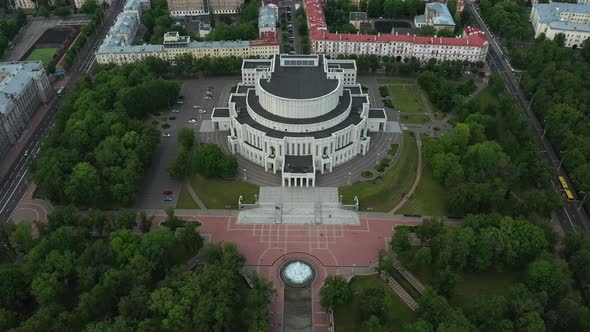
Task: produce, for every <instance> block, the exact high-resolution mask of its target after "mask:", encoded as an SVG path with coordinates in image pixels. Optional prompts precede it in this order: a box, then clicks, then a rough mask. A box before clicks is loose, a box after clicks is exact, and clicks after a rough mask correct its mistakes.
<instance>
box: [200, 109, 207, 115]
mask: <svg viewBox="0 0 590 332" xmlns="http://www.w3.org/2000/svg"><path fill="white" fill-rule="evenodd" d="M199 113H200V114H205V113H207V111H206V110H199Z"/></svg>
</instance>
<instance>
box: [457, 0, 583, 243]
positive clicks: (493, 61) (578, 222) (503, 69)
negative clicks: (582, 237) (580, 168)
mask: <svg viewBox="0 0 590 332" xmlns="http://www.w3.org/2000/svg"><path fill="white" fill-rule="evenodd" d="M465 9H466V10H468V11H470V12H471V14H472V16H473V17H474V18H475V20H476V22H477V24H478V25H479V27H481V28H482V29H483V30H484V32H485V33H486V36H487V37H488V40H489V41H490V48H489V52H488V64H489V65H490V68H491V69H492V71H494V72H497V73H499V74H500V75H501V76H502V78H503V79H504V82H505V85H506V89H507V90H508V92H509V93H510V94H511V95H513V96H514V97H515V98H516V100H517V103H518V106H519V108H520V110H521V111H522V112H523V114H524V115H525V116H526V117H527V119H528V120H529V122H530V123H531V125H532V126H533V130H534V132H535V134H536V137H537V139H538V144H539V149H540V150H541V152H542V154H543V157H544V158H545V160H546V161H547V162H548V163H549V165H550V166H551V168H552V169H553V171H554V176H553V177H552V180H551V186H552V187H553V188H554V189H555V190H559V189H560V186H559V184H558V183H559V182H558V180H557V177H558V176H563V177H565V178H566V179H567V180H568V183H570V185H571V183H572V182H571V181H570V179H569V177H568V175H567V173H566V172H565V170H564V169H563V167H561V160H560V158H559V157H558V154H557V153H556V152H555V150H554V149H553V146H552V145H551V143H550V142H549V140H547V139H546V138H545V136H544V135H543V127H542V126H541V122H540V121H539V119H537V117H536V115H535V114H534V112H533V111H532V110H531V108H530V103H531V101H532V99H533V98H534V95H533V96H526V95H525V94H524V93H523V91H522V90H521V89H520V87H519V85H518V84H517V82H518V81H517V78H516V76H515V75H514V72H513V70H512V68H511V67H510V65H509V64H508V62H507V61H506V58H505V57H504V54H503V52H502V51H501V50H500V47H499V46H498V44H497V43H496V41H495V40H494V38H493V37H492V34H491V33H490V31H489V30H488V28H487V26H486V25H485V23H484V22H483V20H482V18H481V16H480V15H479V13H478V12H477V10H476V9H475V8H474V5H473V4H472V3H471V2H470V1H466V2H465ZM528 97H530V98H531V99H528ZM572 192H573V193H574V194H575V195H576V196H577V193H576V192H575V190H572ZM564 202H565V207H564V208H563V209H561V210H560V211H558V212H557V217H558V219H559V223H560V224H561V226H562V228H563V229H564V231H566V232H567V233H572V232H577V231H583V230H585V231H587V230H588V229H589V219H588V215H587V214H586V211H584V209H579V210H578V208H579V207H580V204H581V202H580V201H579V200H575V201H567V200H565V198H564Z"/></svg>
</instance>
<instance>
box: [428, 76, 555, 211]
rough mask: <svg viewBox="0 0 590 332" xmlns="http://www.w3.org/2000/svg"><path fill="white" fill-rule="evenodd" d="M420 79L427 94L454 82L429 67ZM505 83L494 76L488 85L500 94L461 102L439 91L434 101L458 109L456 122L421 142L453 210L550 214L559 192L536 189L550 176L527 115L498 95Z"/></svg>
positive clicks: (508, 100) (512, 102) (441, 105)
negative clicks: (445, 131)
mask: <svg viewBox="0 0 590 332" xmlns="http://www.w3.org/2000/svg"><path fill="white" fill-rule="evenodd" d="M419 83H420V86H421V87H423V88H424V89H425V90H426V91H427V92H429V95H431V96H433V95H436V96H439V93H440V92H442V91H443V90H445V91H447V92H448V91H449V89H452V88H446V87H447V86H449V87H450V86H453V83H452V82H449V81H446V80H444V79H440V78H437V77H436V76H435V75H433V74H428V72H426V73H424V74H422V75H421V76H420V78H419ZM462 88H463V87H462V86H458V87H456V89H462ZM503 88H504V87H503V85H502V83H501V80H499V79H498V78H493V79H492V82H491V83H490V87H489V88H488V89H490V92H491V93H492V94H493V95H496V96H499V97H500V98H499V99H490V98H481V99H480V98H474V99H472V100H471V101H470V102H468V103H466V104H465V103H464V102H463V100H462V99H461V98H452V99H451V100H448V99H445V98H444V97H443V96H441V99H439V100H438V101H437V102H436V103H435V104H436V105H437V106H438V107H439V108H441V107H443V106H444V105H447V107H449V108H450V109H452V110H454V111H455V112H457V113H458V120H459V121H460V122H459V123H458V124H457V125H456V127H455V128H454V129H453V131H452V132H450V133H448V134H447V135H445V136H443V137H442V138H441V139H440V140H426V141H425V143H424V159H425V162H426V164H427V165H428V166H430V167H431V168H432V171H433V173H434V177H435V179H436V180H437V181H439V182H440V183H441V184H442V185H443V186H445V187H446V188H448V189H449V195H448V197H447V199H448V205H449V212H450V213H451V214H452V215H456V216H461V215H464V214H468V213H488V212H492V211H494V212H498V213H501V214H505V215H514V216H519V215H525V216H538V215H548V214H549V213H550V212H551V211H553V210H555V209H556V208H558V207H559V206H560V205H561V204H562V203H561V199H560V197H559V194H558V193H556V192H554V191H552V190H542V189H539V188H540V187H538V186H540V184H541V183H546V182H547V180H548V177H549V173H548V170H547V166H546V165H545V163H544V162H543V160H542V159H541V158H540V156H539V152H538V150H537V145H536V144H535V142H534V140H533V136H532V132H531V129H530V125H529V123H528V121H527V119H525V118H524V116H522V114H521V113H520V112H519V110H518V109H517V107H516V105H515V103H514V100H513V99H512V98H511V97H509V96H503V95H502V92H503ZM468 90H471V88H468ZM457 99H459V100H458V101H457ZM516 192H518V193H516Z"/></svg>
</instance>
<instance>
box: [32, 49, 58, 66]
mask: <svg viewBox="0 0 590 332" xmlns="http://www.w3.org/2000/svg"><path fill="white" fill-rule="evenodd" d="M58 50H59V48H36V49H34V50H33V52H31V54H30V55H29V56H28V57H27V61H39V60H40V61H41V62H43V66H45V67H47V65H49V63H50V62H51V59H53V55H54V54H55V53H57V51H58Z"/></svg>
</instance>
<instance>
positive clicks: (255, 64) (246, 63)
mask: <svg viewBox="0 0 590 332" xmlns="http://www.w3.org/2000/svg"><path fill="white" fill-rule="evenodd" d="M270 63H271V62H270V60H268V61H248V60H244V68H246V69H254V68H257V67H260V66H266V67H270Z"/></svg>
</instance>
